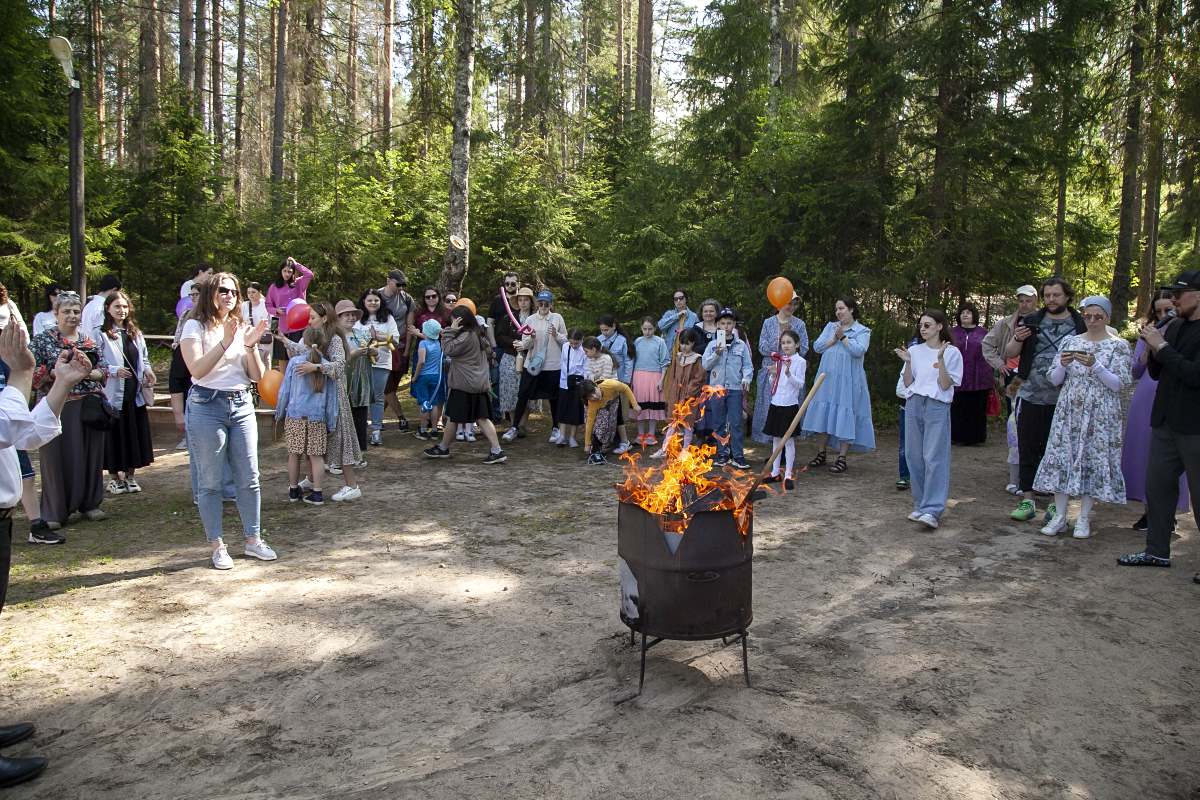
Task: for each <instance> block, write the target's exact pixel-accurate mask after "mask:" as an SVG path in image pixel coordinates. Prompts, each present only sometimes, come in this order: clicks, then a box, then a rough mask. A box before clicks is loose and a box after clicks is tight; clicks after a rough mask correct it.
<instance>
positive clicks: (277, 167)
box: [271, 0, 288, 184]
mask: <svg viewBox="0 0 1200 800" xmlns="http://www.w3.org/2000/svg"><path fill="white" fill-rule="evenodd" d="M278 20H279V21H278V23H276V25H275V110H274V113H272V115H271V181H272V182H274V183H276V184H278V183H279V182H280V181H282V180H283V135H284V122H285V119H284V117H285V112H286V110H287V107H286V106H287V104H286V102H285V99H286V97H287V27H288V0H279V16H278Z"/></svg>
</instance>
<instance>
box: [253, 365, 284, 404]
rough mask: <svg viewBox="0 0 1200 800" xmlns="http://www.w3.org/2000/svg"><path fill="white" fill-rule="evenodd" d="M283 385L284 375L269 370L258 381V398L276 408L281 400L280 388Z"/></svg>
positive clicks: (274, 370)
mask: <svg viewBox="0 0 1200 800" xmlns="http://www.w3.org/2000/svg"><path fill="white" fill-rule="evenodd" d="M282 385H283V373H282V372H280V371H279V370H277V369H269V370H267V374H266V375H263V376H262V378H260V379H259V381H258V396H259V397H261V398H262V399H263V400H265V401H266V402H267V404H268V405H270V406H271V407H272V408H274V407H275V402H276V401H277V400H279V387H280V386H282Z"/></svg>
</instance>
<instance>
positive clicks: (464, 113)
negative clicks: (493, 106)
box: [438, 0, 475, 291]
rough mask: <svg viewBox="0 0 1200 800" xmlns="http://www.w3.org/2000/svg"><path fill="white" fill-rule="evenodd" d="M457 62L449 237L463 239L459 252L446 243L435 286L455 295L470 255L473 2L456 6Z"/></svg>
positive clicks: (465, 0)
mask: <svg viewBox="0 0 1200 800" xmlns="http://www.w3.org/2000/svg"><path fill="white" fill-rule="evenodd" d="M457 50H458V60H457V64H456V66H455V71H454V112H453V115H454V138H453V141H452V143H451V146H450V208H449V213H448V218H447V222H448V225H447V227H448V235H449V236H456V237H459V238H461V239H462V241H463V243H465V245H466V246H465V247H463V248H462V249H461V250H460V249H458V248H457V247H455V246H454V245H453V244H449V243H447V245H446V255H445V258H444V259H443V261H442V274H441V276H440V277H439V278H438V286H440V287H442V291H446V290H448V289H453V290H455V291H458V290H459V289H460V288H461V287H462V282H463V278H465V277H466V274H467V267H468V265H469V255H470V252H471V238H470V236H471V234H470V225H469V222H470V214H469V212H470V199H471V182H470V174H471V99H472V95H473V94H474V93H473V91H472V88H473V87H472V84H473V79H474V75H475V0H459V3H458V42H457Z"/></svg>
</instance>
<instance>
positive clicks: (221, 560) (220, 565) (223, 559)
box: [212, 544, 233, 569]
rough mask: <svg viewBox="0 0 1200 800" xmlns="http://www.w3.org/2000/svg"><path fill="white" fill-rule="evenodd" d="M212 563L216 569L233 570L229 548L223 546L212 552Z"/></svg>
mask: <svg viewBox="0 0 1200 800" xmlns="http://www.w3.org/2000/svg"><path fill="white" fill-rule="evenodd" d="M212 562H213V566H214V567H216V568H217V569H233V559H232V558H230V557H229V548H228V547H226V546H225V545H223V544H222V545H221V546H220V547H218V548H217V549H216V550H213V554H212Z"/></svg>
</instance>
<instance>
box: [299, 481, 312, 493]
mask: <svg viewBox="0 0 1200 800" xmlns="http://www.w3.org/2000/svg"><path fill="white" fill-rule="evenodd" d="M296 486H297V488H299V489H300V491H301V492H307V491H308V490H309V489H311V488H312V481H310V480H309V479H308V478H301V479H300V483H298V484H296Z"/></svg>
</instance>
